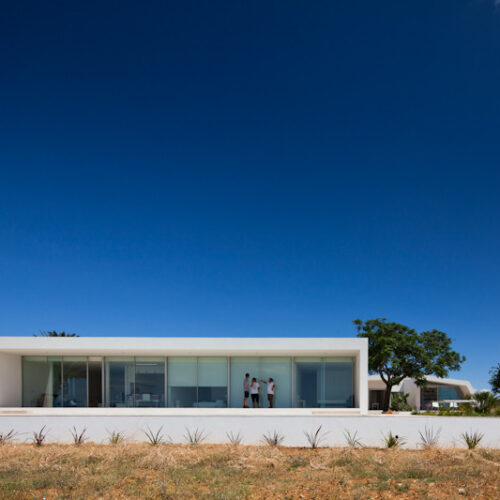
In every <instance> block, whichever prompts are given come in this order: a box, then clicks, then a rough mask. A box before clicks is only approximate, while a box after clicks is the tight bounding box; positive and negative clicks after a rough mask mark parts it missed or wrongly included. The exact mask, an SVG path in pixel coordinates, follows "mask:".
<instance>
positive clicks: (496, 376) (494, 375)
mask: <svg viewBox="0 0 500 500" xmlns="http://www.w3.org/2000/svg"><path fill="white" fill-rule="evenodd" d="M490 375H491V378H490V380H489V382H490V385H491V392H493V393H494V394H500V363H498V365H497V366H494V367H493V368H492V369H491V370H490Z"/></svg>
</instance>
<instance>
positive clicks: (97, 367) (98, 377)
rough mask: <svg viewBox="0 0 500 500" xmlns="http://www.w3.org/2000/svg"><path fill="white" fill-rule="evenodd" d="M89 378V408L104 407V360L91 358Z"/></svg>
mask: <svg viewBox="0 0 500 500" xmlns="http://www.w3.org/2000/svg"><path fill="white" fill-rule="evenodd" d="M88 367H89V368H88V369H89V371H88V374H89V375H88V377H89V383H88V387H89V406H90V407H91V408H101V407H102V358H99V357H91V358H89V359H88Z"/></svg>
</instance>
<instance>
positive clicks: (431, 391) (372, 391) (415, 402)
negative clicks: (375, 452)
mask: <svg viewBox="0 0 500 500" xmlns="http://www.w3.org/2000/svg"><path fill="white" fill-rule="evenodd" d="M426 380H427V384H426V386H425V387H420V386H418V385H417V384H416V383H415V380H414V379H411V378H406V379H404V380H403V381H402V382H401V383H400V384H399V385H395V386H394V387H393V388H392V393H396V392H399V393H403V394H408V403H409V404H410V405H411V406H412V407H413V408H415V409H417V410H426V409H431V408H432V407H436V406H437V405H436V404H442V405H449V406H455V405H457V404H458V403H459V402H461V401H464V400H465V399H466V397H467V396H472V394H474V392H476V391H475V389H474V388H473V387H472V385H471V383H470V382H469V381H468V380H459V379H453V378H439V377H433V376H428V377H426ZM368 390H369V409H370V410H379V409H381V408H382V403H383V400H384V392H385V384H384V382H383V380H382V379H381V378H380V376H379V375H369V376H368Z"/></svg>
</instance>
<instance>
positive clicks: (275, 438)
mask: <svg viewBox="0 0 500 500" xmlns="http://www.w3.org/2000/svg"><path fill="white" fill-rule="evenodd" d="M284 439H285V436H283V434H281V433H279V432H278V431H276V430H275V431H273V432H268V433H266V434H264V436H262V440H263V442H264V443H265V444H267V445H268V446H272V447H274V446H279V445H280V444H281V443H282V442H283V440H284Z"/></svg>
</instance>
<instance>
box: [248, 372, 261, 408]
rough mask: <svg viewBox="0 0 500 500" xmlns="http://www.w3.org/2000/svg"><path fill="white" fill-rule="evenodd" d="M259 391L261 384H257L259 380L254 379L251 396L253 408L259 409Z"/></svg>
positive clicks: (251, 385)
mask: <svg viewBox="0 0 500 500" xmlns="http://www.w3.org/2000/svg"><path fill="white" fill-rule="evenodd" d="M259 391H260V384H259V383H258V382H257V379H256V378H255V377H254V378H253V379H252V383H251V384H250V396H251V397H252V407H253V408H258V407H259Z"/></svg>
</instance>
